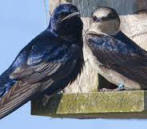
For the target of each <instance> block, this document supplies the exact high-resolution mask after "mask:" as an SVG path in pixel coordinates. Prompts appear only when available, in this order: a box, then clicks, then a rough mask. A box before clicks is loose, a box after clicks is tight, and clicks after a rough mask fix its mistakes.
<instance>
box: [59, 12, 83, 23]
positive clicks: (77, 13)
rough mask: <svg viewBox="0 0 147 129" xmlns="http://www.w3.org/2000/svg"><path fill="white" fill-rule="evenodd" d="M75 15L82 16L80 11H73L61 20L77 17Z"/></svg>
mask: <svg viewBox="0 0 147 129" xmlns="http://www.w3.org/2000/svg"><path fill="white" fill-rule="evenodd" d="M75 16H80V13H79V12H74V13H71V14H69V15H68V16H66V17H64V18H63V19H62V20H61V22H63V21H65V20H67V19H70V18H72V17H75Z"/></svg>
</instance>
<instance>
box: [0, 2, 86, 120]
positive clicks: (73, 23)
mask: <svg viewBox="0 0 147 129" xmlns="http://www.w3.org/2000/svg"><path fill="white" fill-rule="evenodd" d="M82 29H83V23H82V21H81V18H80V14H79V11H78V9H77V7H75V6H74V5H72V4H61V5H59V6H58V7H57V8H56V9H55V10H54V12H53V14H52V16H51V18H50V22H49V26H48V27H47V29H46V30H45V31H43V32H42V33H41V34H39V35H38V36H37V37H35V38H34V39H33V40H32V41H31V42H30V43H29V44H28V45H27V46H25V47H24V48H23V49H22V50H21V51H20V53H19V54H18V56H17V57H16V59H15V60H14V62H13V63H12V64H11V66H10V67H9V68H8V69H7V70H6V71H5V72H4V73H3V74H2V75H1V76H0V118H3V117H4V116H6V115H8V114H9V113H11V112H13V111H14V110H16V109H17V108H19V107H20V106H22V105H23V104H25V103H26V102H28V101H29V100H32V99H36V98H37V97H38V95H44V94H47V95H52V94H54V93H57V92H58V91H61V90H62V89H63V88H64V87H65V86H67V85H68V84H69V83H71V82H73V81H74V80H75V79H76V77H77V75H78V74H80V73H81V71H82V67H83V64H84V61H83V52H82V48H83V40H82Z"/></svg>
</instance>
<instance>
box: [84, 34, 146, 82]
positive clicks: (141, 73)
mask: <svg viewBox="0 0 147 129" xmlns="http://www.w3.org/2000/svg"><path fill="white" fill-rule="evenodd" d="M86 40H87V43H88V46H89V47H90V48H91V50H92V52H93V54H94V55H95V56H96V57H97V60H98V61H99V62H101V63H102V65H103V66H105V67H106V68H108V69H112V70H114V71H116V72H118V73H120V74H122V75H124V76H125V77H127V78H129V79H131V80H133V81H136V82H138V83H140V84H147V77H146V76H147V54H146V52H145V51H142V50H141V49H139V48H137V46H136V45H134V46H132V45H133V44H131V45H130V44H127V42H122V41H120V40H117V39H115V38H113V37H111V36H105V35H97V34H89V35H87V36H86Z"/></svg>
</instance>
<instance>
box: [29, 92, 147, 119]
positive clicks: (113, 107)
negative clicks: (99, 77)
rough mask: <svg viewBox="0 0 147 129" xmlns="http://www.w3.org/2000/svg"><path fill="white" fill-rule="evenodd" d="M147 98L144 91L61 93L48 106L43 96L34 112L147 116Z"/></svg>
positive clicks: (57, 115) (91, 116) (46, 114)
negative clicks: (43, 103)
mask: <svg viewBox="0 0 147 129" xmlns="http://www.w3.org/2000/svg"><path fill="white" fill-rule="evenodd" d="M146 98H147V92H144V91H124V92H104V93H102V92H97V93H79V94H78V93H76V94H60V95H56V96H54V97H53V98H51V99H50V100H49V102H48V104H47V105H46V106H45V107H44V106H42V99H41V98H40V99H39V100H35V101H33V102H32V115H42V116H52V117H69V118H87V117H88V118H147V112H146V111H147V101H146ZM110 113H111V115H110ZM124 113H125V114H124ZM138 114H139V115H138ZM138 116H139V117H138Z"/></svg>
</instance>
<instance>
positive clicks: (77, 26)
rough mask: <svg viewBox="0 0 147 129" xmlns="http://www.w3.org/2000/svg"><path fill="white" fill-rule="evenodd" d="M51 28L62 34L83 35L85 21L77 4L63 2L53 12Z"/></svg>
mask: <svg viewBox="0 0 147 129" xmlns="http://www.w3.org/2000/svg"><path fill="white" fill-rule="evenodd" d="M49 29H52V30H53V31H54V32H55V33H56V34H59V35H60V36H69V35H70V36H71V37H72V35H77V36H81V35H82V29H83V23H82V21H81V18H80V13H79V11H78V9H77V7H76V6H74V5H72V4H61V5H59V6H58V7H57V8H56V9H55V10H54V12H53V14H52V16H51V20H50V25H49Z"/></svg>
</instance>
